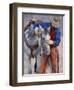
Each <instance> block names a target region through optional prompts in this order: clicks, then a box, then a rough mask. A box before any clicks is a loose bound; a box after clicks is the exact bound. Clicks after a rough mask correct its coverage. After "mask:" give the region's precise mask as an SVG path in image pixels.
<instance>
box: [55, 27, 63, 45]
mask: <svg viewBox="0 0 74 90" xmlns="http://www.w3.org/2000/svg"><path fill="white" fill-rule="evenodd" d="M60 41H61V32H60V30H59V29H57V31H56V36H55V39H54V43H53V45H54V46H58V45H59V43H60Z"/></svg>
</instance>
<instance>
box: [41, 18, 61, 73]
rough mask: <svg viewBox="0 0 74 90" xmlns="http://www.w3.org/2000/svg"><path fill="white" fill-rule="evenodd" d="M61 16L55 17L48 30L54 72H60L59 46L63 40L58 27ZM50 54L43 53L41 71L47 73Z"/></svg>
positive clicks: (48, 42)
mask: <svg viewBox="0 0 74 90" xmlns="http://www.w3.org/2000/svg"><path fill="white" fill-rule="evenodd" d="M59 21H60V18H59V17H54V18H53V21H52V23H51V24H50V25H49V28H48V32H49V35H50V39H49V40H47V41H46V43H47V44H48V45H50V60H51V66H52V73H59V52H58V48H57V46H59V43H60V41H61V32H60V29H59V28H58V24H59ZM48 58H49V56H46V55H45V54H43V55H42V57H41V60H42V63H41V65H40V73H45V70H46V66H47V62H48Z"/></svg>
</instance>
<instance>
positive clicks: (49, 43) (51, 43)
mask: <svg viewBox="0 0 74 90" xmlns="http://www.w3.org/2000/svg"><path fill="white" fill-rule="evenodd" d="M46 43H47V44H48V45H53V43H54V42H53V41H52V40H46Z"/></svg>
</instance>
